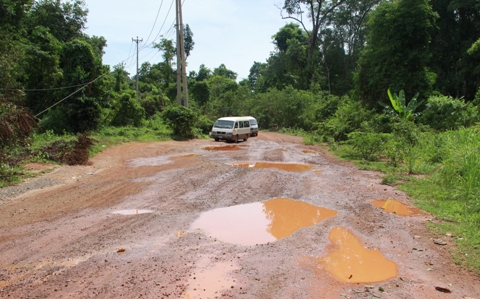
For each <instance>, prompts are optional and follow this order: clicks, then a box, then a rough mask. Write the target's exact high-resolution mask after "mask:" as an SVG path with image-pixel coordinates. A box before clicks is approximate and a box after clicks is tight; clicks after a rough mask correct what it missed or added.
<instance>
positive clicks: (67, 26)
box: [26, 0, 88, 42]
mask: <svg viewBox="0 0 480 299" xmlns="http://www.w3.org/2000/svg"><path fill="white" fill-rule="evenodd" d="M87 15H88V9H87V8H85V1H83V0H74V1H73V2H62V1H60V0H40V1H36V2H35V4H34V5H33V7H32V9H31V11H30V12H29V14H28V18H27V22H26V24H27V28H28V30H30V31H31V30H34V29H35V28H36V27H37V26H44V27H47V28H48V29H50V32H51V33H52V34H53V36H55V38H56V39H58V40H59V41H61V42H68V41H71V40H73V39H75V38H81V37H82V30H83V29H85V24H86V23H87Z"/></svg>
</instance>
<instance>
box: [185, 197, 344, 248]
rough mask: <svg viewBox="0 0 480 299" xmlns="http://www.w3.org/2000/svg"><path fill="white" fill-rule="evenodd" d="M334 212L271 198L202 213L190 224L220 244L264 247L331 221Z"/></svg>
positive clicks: (284, 199)
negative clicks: (260, 245)
mask: <svg viewBox="0 0 480 299" xmlns="http://www.w3.org/2000/svg"><path fill="white" fill-rule="evenodd" d="M336 214H337V211H334V210H329V209H326V208H322V207H317V206H314V205H311V204H308V203H305V202H299V201H294V200H291V199H288V198H274V199H270V200H267V201H264V202H256V203H250V204H244V205H238V206H232V207H228V208H219V209H214V210H211V211H208V212H205V213H202V214H201V215H200V217H199V218H198V219H197V220H195V221H194V222H193V224H192V229H200V230H202V231H204V232H205V233H206V234H208V235H210V236H212V237H214V238H217V239H219V240H222V241H224V242H228V243H233V244H239V245H245V246H251V245H255V244H266V243H268V242H274V241H277V240H280V239H283V238H286V237H289V236H290V235H292V234H293V233H294V232H295V231H297V230H299V229H301V228H303V227H307V226H312V225H315V224H317V223H319V222H320V221H322V220H325V219H327V218H330V217H333V216H335V215H336Z"/></svg>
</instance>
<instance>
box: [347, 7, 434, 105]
mask: <svg viewBox="0 0 480 299" xmlns="http://www.w3.org/2000/svg"><path fill="white" fill-rule="evenodd" d="M436 18H437V14H436V13H435V12H433V10H432V8H431V6H430V5H429V1H428V0H399V1H395V2H383V3H382V4H380V5H379V6H378V8H377V9H376V10H375V12H374V13H373V15H372V18H371V19H370V21H369V23H368V25H369V30H370V31H369V35H368V38H367V46H366V48H365V50H364V51H363V52H362V56H361V58H360V60H359V71H358V73H357V74H356V90H357V95H358V96H359V98H360V100H362V101H364V102H365V103H366V104H368V105H369V106H370V107H378V102H379V101H382V102H385V103H387V101H388V97H387V89H389V88H390V90H392V92H399V91H400V90H402V89H403V90H405V94H406V96H407V98H412V97H413V95H414V94H416V93H417V92H418V93H420V97H425V96H428V95H429V93H430V92H431V88H432V84H433V80H432V77H433V74H432V73H431V72H429V71H428V68H427V67H428V62H429V59H430V52H429V48H428V47H429V44H430V41H431V37H430V34H431V32H432V30H433V29H434V23H435V20H436Z"/></svg>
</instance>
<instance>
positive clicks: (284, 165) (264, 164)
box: [230, 162, 313, 172]
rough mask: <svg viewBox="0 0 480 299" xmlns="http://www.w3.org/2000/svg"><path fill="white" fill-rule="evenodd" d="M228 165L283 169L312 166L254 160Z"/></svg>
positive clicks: (298, 168) (298, 169) (295, 169)
mask: <svg viewBox="0 0 480 299" xmlns="http://www.w3.org/2000/svg"><path fill="white" fill-rule="evenodd" d="M230 165H232V166H235V167H240V168H277V169H280V170H285V171H296V172H300V171H307V170H310V169H312V168H313V165H309V164H293V163H275V162H256V163H248V162H243V163H231V164H230Z"/></svg>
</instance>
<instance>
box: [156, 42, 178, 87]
mask: <svg viewBox="0 0 480 299" xmlns="http://www.w3.org/2000/svg"><path fill="white" fill-rule="evenodd" d="M153 47H154V48H157V49H158V50H159V51H162V52H163V54H162V57H163V62H162V64H161V70H162V75H163V78H164V88H169V87H170V85H171V84H172V83H173V82H174V76H175V72H174V71H173V63H174V62H173V59H174V58H175V55H176V47H175V46H174V44H173V41H172V40H170V39H166V38H162V39H161V40H160V42H159V43H157V44H154V45H153Z"/></svg>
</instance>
